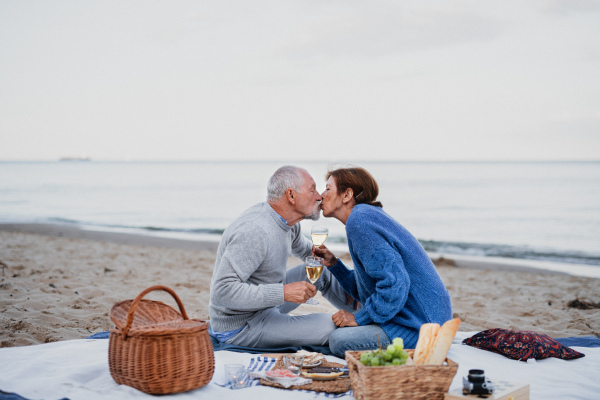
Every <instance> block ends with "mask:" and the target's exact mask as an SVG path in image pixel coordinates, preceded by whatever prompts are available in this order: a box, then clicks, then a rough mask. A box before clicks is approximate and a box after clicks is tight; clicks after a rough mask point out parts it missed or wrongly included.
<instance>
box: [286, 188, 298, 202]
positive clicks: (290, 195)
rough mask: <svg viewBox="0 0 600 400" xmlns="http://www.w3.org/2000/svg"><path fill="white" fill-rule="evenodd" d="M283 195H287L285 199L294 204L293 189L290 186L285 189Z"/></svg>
mask: <svg viewBox="0 0 600 400" xmlns="http://www.w3.org/2000/svg"><path fill="white" fill-rule="evenodd" d="M285 196H286V197H287V199H288V201H289V202H290V203H292V204H296V199H295V197H294V191H293V190H292V189H291V188H287V189H286V191H285Z"/></svg>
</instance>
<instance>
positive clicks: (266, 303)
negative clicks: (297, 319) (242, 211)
mask: <svg viewBox="0 0 600 400" xmlns="http://www.w3.org/2000/svg"><path fill="white" fill-rule="evenodd" d="M245 228H246V229H244V230H241V231H238V232H236V233H234V234H233V235H232V236H231V237H230V238H229V242H228V243H227V247H226V249H225V252H224V253H223V255H222V257H221V260H220V263H219V265H218V266H217V268H215V271H214V274H215V275H216V276H215V277H214V286H213V287H212V291H213V292H212V294H211V298H212V302H213V304H214V305H215V306H217V307H219V308H221V309H226V310H227V311H228V313H235V311H246V312H247V311H258V310H262V309H264V308H268V307H275V306H278V305H280V304H283V302H284V300H283V284H282V283H270V282H277V278H276V277H273V276H268V275H269V271H261V272H257V270H258V269H259V267H260V266H261V264H263V262H264V261H265V259H266V257H267V255H268V250H269V243H268V240H269V237H268V235H266V234H265V232H264V231H263V230H262V229H261V228H260V227H257V226H256V225H249V226H246V227H245ZM276 273H277V272H276V271H273V272H272V274H276ZM261 274H262V275H265V274H266V275H265V276H262V275H261ZM273 278H275V279H273Z"/></svg>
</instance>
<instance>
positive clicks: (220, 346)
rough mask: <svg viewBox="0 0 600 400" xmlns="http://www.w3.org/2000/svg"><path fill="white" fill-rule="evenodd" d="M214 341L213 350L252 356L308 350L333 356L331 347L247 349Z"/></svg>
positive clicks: (212, 338) (213, 339)
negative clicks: (250, 354)
mask: <svg viewBox="0 0 600 400" xmlns="http://www.w3.org/2000/svg"><path fill="white" fill-rule="evenodd" d="M210 339H211V340H212V345H213V349H214V350H215V351H219V350H227V351H235V352H237V353H252V354H265V353H296V352H298V351H300V350H306V351H310V352H315V353H321V354H323V355H327V356H333V355H335V354H333V353H332V352H331V351H330V350H329V346H288V347H276V348H260V347H245V346H237V345H235V344H229V343H219V342H218V341H217V340H216V339H215V338H214V337H213V336H211V337H210Z"/></svg>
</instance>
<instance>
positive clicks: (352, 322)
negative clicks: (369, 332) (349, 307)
mask: <svg viewBox="0 0 600 400" xmlns="http://www.w3.org/2000/svg"><path fill="white" fill-rule="evenodd" d="M331 319H332V320H333V323H334V324H336V325H337V326H339V327H340V328H342V327H344V328H345V327H347V326H358V324H357V323H356V319H354V314H351V313H349V312H348V311H346V310H340V311H338V312H336V313H335V314H333V316H332V317H331Z"/></svg>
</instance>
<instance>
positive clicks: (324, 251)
mask: <svg viewBox="0 0 600 400" xmlns="http://www.w3.org/2000/svg"><path fill="white" fill-rule="evenodd" d="M312 255H313V256H317V257H323V260H324V262H325V266H326V267H327V268H329V267H333V266H334V265H335V263H336V262H337V257H336V256H335V254H333V253H332V252H331V251H329V249H328V248H327V247H326V246H325V245H324V244H322V245H321V246H320V247H316V246H313V248H312Z"/></svg>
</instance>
